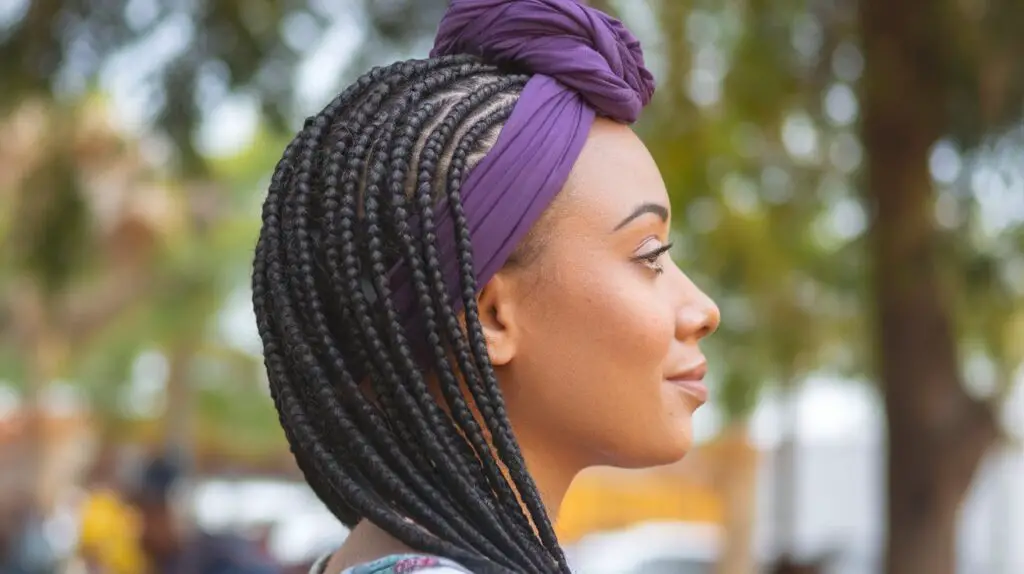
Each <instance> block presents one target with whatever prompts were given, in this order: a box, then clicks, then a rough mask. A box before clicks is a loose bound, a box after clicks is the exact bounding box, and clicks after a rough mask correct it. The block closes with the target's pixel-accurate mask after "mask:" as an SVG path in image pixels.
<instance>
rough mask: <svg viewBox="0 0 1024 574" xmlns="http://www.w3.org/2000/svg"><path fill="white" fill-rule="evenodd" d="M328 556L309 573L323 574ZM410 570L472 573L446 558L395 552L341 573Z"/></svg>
mask: <svg viewBox="0 0 1024 574" xmlns="http://www.w3.org/2000/svg"><path fill="white" fill-rule="evenodd" d="M330 558H331V555H330V554H328V555H327V556H324V557H323V558H321V559H320V560H317V562H316V564H314V565H313V568H312V569H311V570H310V571H309V574H325V570H326V568H327V562H328V560H330ZM410 572H416V573H417V574H472V572H470V571H469V570H466V569H465V568H463V567H462V566H459V565H458V564H456V563H455V562H452V561H451V560H448V559H447V558H440V557H437V556H426V555H424V554H395V555H392V556H387V557H385V558H381V559H379V560H374V561H373V562H367V563H366V564H362V565H360V566H354V567H352V568H347V569H345V571H344V572H342V573H341V574H408V573H410Z"/></svg>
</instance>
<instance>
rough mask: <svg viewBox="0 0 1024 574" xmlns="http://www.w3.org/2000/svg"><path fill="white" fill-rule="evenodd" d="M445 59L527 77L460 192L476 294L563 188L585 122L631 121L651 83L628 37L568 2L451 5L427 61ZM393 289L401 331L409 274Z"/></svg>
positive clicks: (445, 213)
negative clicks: (477, 61)
mask: <svg viewBox="0 0 1024 574" xmlns="http://www.w3.org/2000/svg"><path fill="white" fill-rule="evenodd" d="M451 54H473V55H477V56H480V57H482V58H483V59H484V60H486V61H488V62H492V63H495V64H513V65H515V66H516V67H517V68H519V69H524V70H525V71H527V72H528V73H530V74H533V76H532V77H531V78H530V80H529V81H528V82H527V84H526V86H525V87H524V89H523V91H522V93H521V95H520V97H519V100H518V102H517V103H516V105H515V107H514V108H513V111H512V113H511V116H510V117H509V119H508V121H507V122H506V124H505V126H504V127H503V128H502V130H501V132H500V135H499V136H498V139H497V141H496V143H495V145H494V146H493V147H492V148H491V150H490V151H489V152H488V153H487V155H486V156H484V158H483V159H482V160H480V162H479V163H478V164H477V165H476V167H475V168H474V169H473V170H472V171H470V172H469V174H468V175H467V177H466V179H465V181H464V182H463V183H462V186H461V190H460V191H461V196H462V205H463V210H464V212H465V215H466V219H467V222H468V225H469V227H470V230H469V231H470V241H471V243H472V247H473V264H474V271H475V275H476V277H475V278H476V285H475V288H476V289H479V288H481V287H482V286H483V285H485V284H486V283H487V281H488V280H490V279H491V277H493V276H494V274H495V273H497V272H498V270H499V269H500V268H501V267H502V265H504V264H505V262H506V261H507V260H508V258H509V256H510V255H511V254H512V252H513V251H514V250H515V248H516V246H517V245H518V244H519V243H520V242H521V241H522V240H523V238H524V237H525V235H526V233H527V232H528V231H529V230H530V228H531V227H532V226H533V224H534V222H536V221H537V219H538V218H539V217H540V215H541V213H543V211H544V210H545V209H546V208H547V207H548V205H550V203H551V201H552V200H553V199H554V198H555V196H556V195H557V194H558V192H559V191H560V190H561V189H562V187H563V186H564V185H565V182H566V179H567V178H568V177H569V172H570V170H571V169H572V166H573V165H574V164H575V163H576V159H577V158H578V157H579V154H580V150H582V149H583V143H584V142H585V140H586V138H587V134H588V133H589V132H590V127H591V125H592V124H593V122H594V118H595V117H596V116H598V115H600V116H604V117H608V118H610V119H612V120H616V121H619V122H623V123H632V122H634V121H635V120H636V119H637V116H638V115H639V114H640V111H641V109H642V108H643V107H644V106H645V105H647V104H648V103H649V102H650V100H651V97H652V95H653V94H654V77H653V76H652V75H651V73H650V72H649V71H648V70H647V69H646V68H645V67H644V62H643V52H642V51H641V49H640V42H638V41H637V39H636V38H635V37H633V35H632V34H631V33H630V32H629V30H627V29H626V28H625V27H624V26H623V25H622V23H621V22H619V21H618V20H615V19H614V18H611V17H610V16H608V15H606V14H604V13H602V12H600V11H598V10H595V9H593V8H590V7H588V6H586V5H584V4H582V3H580V2H579V1H577V0H452V1H451V4H450V6H449V8H448V11H447V12H446V14H445V16H444V18H443V20H442V21H441V25H440V27H439V29H438V32H437V38H436V40H435V43H434V49H433V50H432V51H431V54H430V55H431V56H432V57H437V56H444V55H451ZM435 214H436V216H437V221H436V222H435V225H436V227H437V239H438V250H439V252H440V257H441V262H442V265H443V267H444V269H443V273H444V278H445V281H446V285H448V288H449V290H450V297H451V300H452V302H453V303H455V304H456V305H457V306H461V303H462V298H461V295H460V293H461V290H460V285H461V283H460V281H459V266H458V260H457V257H456V250H455V233H454V230H453V224H452V217H451V212H450V210H449V209H446V208H441V209H439V210H437V211H436V212H435ZM392 282H393V286H394V287H395V290H396V296H397V302H398V304H399V312H400V314H401V315H402V316H403V318H404V319H405V320H406V322H407V324H408V323H409V322H410V321H411V319H412V318H413V315H414V311H413V307H414V305H413V300H414V299H415V296H414V295H413V289H412V287H411V285H410V278H409V275H408V274H407V273H397V274H393V275H392Z"/></svg>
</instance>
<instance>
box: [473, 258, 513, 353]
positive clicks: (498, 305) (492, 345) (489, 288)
mask: <svg viewBox="0 0 1024 574" xmlns="http://www.w3.org/2000/svg"><path fill="white" fill-rule="evenodd" d="M513 291H514V289H513V287H512V282H511V281H510V280H509V279H508V278H507V277H503V276H502V274H501V273H500V272H499V273H498V274H497V275H495V276H494V277H493V278H492V279H491V280H490V281H488V282H487V284H486V285H484V288H483V290H482V291H480V294H479V295H478V296H477V307H478V308H479V310H480V326H481V328H482V329H483V333H484V340H485V341H486V342H487V353H488V355H490V357H491V364H493V365H494V366H495V367H501V366H504V365H507V364H508V363H509V362H510V361H511V360H512V358H513V357H515V354H516V350H517V348H518V346H519V334H520V330H519V328H518V326H517V324H516V299H515V297H514V296H513Z"/></svg>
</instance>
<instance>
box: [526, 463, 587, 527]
mask: <svg viewBox="0 0 1024 574" xmlns="http://www.w3.org/2000/svg"><path fill="white" fill-rule="evenodd" d="M549 444H550V443H549ZM521 449H522V451H523V458H525V459H526V468H527V470H528V471H529V472H530V476H531V477H533V482H534V484H536V485H537V490H538V491H539V493H540V498H541V502H543V503H544V508H545V510H546V511H547V514H548V517H549V518H550V519H551V521H552V522H554V521H555V520H556V519H557V518H558V513H559V511H560V510H561V507H562V500H564V499H565V493H566V492H567V491H568V490H569V486H570V485H571V484H572V481H573V480H574V479H575V478H576V475H577V474H579V473H580V472H581V471H582V470H583V469H584V468H585V467H586V465H585V464H582V463H579V462H577V461H575V460H573V459H572V458H570V457H566V456H562V455H559V454H556V453H553V452H551V451H550V450H548V449H535V448H530V447H529V446H528V445H526V444H521Z"/></svg>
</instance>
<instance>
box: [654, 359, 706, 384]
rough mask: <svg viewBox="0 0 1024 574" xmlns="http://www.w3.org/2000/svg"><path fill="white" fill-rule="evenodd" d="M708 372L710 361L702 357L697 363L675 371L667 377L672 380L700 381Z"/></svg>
mask: <svg viewBox="0 0 1024 574" xmlns="http://www.w3.org/2000/svg"><path fill="white" fill-rule="evenodd" d="M707 374H708V362H707V360H705V359H704V358H701V360H700V361H698V362H697V363H696V364H694V365H692V366H690V367H687V368H683V369H679V370H677V371H674V372H673V373H672V374H670V375H669V376H667V377H665V378H666V379H668V380H670V381H699V380H701V379H703V378H704V376H705V375H707Z"/></svg>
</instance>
